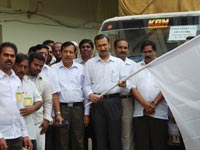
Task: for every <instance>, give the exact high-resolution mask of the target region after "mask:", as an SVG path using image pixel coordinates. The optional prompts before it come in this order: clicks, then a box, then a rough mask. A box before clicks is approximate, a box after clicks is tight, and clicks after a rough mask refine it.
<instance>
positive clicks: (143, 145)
mask: <svg viewBox="0 0 200 150" xmlns="http://www.w3.org/2000/svg"><path fill="white" fill-rule="evenodd" d="M141 52H142V55H143V57H144V61H142V62H140V63H139V64H138V66H137V69H136V70H138V69H140V68H141V67H144V66H145V65H146V64H148V63H150V62H151V61H153V60H154V59H156V44H155V43H154V42H152V41H149V40H146V41H144V42H143V43H142V46H141ZM132 94H133V95H134V97H135V109H134V115H133V117H134V118H133V121H134V124H133V126H134V134H135V138H134V140H135V150H152V149H153V150H166V149H167V142H168V106H167V103H166V101H165V100H164V97H163V95H162V93H161V91H160V89H159V86H158V84H157V83H156V82H155V80H154V78H153V76H152V75H151V73H150V72H149V71H148V69H145V70H143V71H141V72H139V73H138V74H136V75H135V77H134V84H133V88H132Z"/></svg>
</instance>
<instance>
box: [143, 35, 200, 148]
mask: <svg viewBox="0 0 200 150" xmlns="http://www.w3.org/2000/svg"><path fill="white" fill-rule="evenodd" d="M147 68H148V69H149V70H150V72H151V73H152V74H153V75H154V77H155V78H156V80H158V83H159V85H160V88H161V91H162V93H163V95H164V97H165V99H166V101H167V103H168V105H169V107H170V109H171V111H172V113H173V115H174V117H175V120H176V123H177V125H178V127H179V129H180V131H181V134H182V136H183V140H184V143H185V146H186V149H187V150H200V37H196V38H195V39H193V40H192V41H190V42H188V43H185V44H183V45H181V46H179V47H177V48H176V49H174V50H173V51H171V52H168V53H166V54H165V55H163V56H161V57H160V58H158V59H156V60H155V61H153V62H152V63H150V64H148V67H147Z"/></svg>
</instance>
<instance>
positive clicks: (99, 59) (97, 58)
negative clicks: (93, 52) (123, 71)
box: [96, 54, 115, 62]
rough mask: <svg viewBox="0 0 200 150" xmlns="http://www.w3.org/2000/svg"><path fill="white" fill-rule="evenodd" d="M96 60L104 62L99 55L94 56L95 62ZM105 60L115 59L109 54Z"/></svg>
mask: <svg viewBox="0 0 200 150" xmlns="http://www.w3.org/2000/svg"><path fill="white" fill-rule="evenodd" d="M98 61H102V62H104V61H103V60H102V59H101V57H100V56H99V55H97V56H96V62H98ZM107 61H115V59H114V57H113V56H112V55H110V54H109V58H108V60H107Z"/></svg>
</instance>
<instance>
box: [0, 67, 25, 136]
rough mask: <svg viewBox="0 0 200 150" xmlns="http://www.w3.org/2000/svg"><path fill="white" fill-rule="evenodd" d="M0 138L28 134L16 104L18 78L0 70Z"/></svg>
mask: <svg viewBox="0 0 200 150" xmlns="http://www.w3.org/2000/svg"><path fill="white" fill-rule="evenodd" d="M0 85H1V88H0V138H2V137H4V138H5V139H15V138H18V137H21V136H23V137H24V136H28V133H27V130H26V126H25V122H24V119H23V117H22V116H21V115H20V112H19V109H18V107H17V104H16V91H17V89H18V88H19V87H21V81H20V79H19V78H18V77H17V76H16V75H15V73H14V71H13V70H12V74H11V75H10V76H8V75H7V74H5V73H4V72H3V71H2V70H0Z"/></svg>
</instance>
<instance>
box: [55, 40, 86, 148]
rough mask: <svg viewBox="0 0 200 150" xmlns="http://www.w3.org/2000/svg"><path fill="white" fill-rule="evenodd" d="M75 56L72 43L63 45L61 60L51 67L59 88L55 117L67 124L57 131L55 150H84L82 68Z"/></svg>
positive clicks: (74, 48)
mask: <svg viewBox="0 0 200 150" xmlns="http://www.w3.org/2000/svg"><path fill="white" fill-rule="evenodd" d="M75 54H76V47H75V45H74V44H73V43H72V42H70V41H68V42H65V43H63V44H62V47H61V57H62V60H61V61H60V62H59V63H57V64H55V65H53V66H52V68H53V70H54V71H55V72H56V73H57V77H58V81H59V85H60V88H61V92H60V93H59V97H60V110H61V112H56V115H57V114H60V115H61V116H62V117H63V119H64V121H65V122H66V121H68V122H69V124H68V125H67V124H66V125H65V126H64V127H60V128H58V129H57V132H56V133H57V134H56V137H57V138H56V149H57V150H71V149H72V150H76V149H77V150H84V143H83V138H84V93H83V83H84V74H83V69H84V67H83V66H82V65H80V64H78V63H76V62H74V61H73V59H74V58H75ZM85 111H88V110H85ZM64 121H63V123H64ZM60 123H61V122H60Z"/></svg>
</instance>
